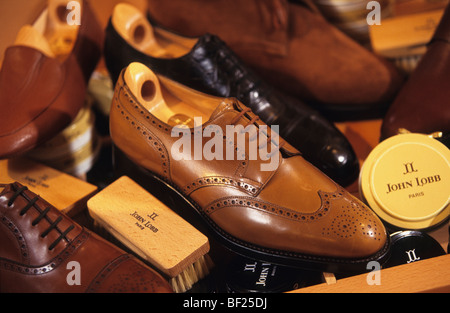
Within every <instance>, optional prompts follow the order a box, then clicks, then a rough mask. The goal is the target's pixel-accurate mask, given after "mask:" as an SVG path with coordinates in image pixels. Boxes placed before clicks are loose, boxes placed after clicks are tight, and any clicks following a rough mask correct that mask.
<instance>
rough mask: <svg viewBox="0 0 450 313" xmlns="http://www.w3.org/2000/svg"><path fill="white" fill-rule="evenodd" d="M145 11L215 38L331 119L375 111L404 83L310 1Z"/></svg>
mask: <svg viewBox="0 0 450 313" xmlns="http://www.w3.org/2000/svg"><path fill="white" fill-rule="evenodd" d="M301 2H304V3H306V2H309V3H310V2H311V1H301ZM148 10H149V15H150V19H151V20H152V22H153V23H154V24H157V25H160V26H163V27H166V28H169V29H172V30H174V31H176V32H178V33H180V34H183V35H185V36H201V35H202V34H204V33H211V34H215V35H217V36H219V37H220V38H221V39H222V40H223V41H225V42H226V43H227V45H228V46H229V47H230V48H231V49H232V50H233V51H234V52H235V53H236V54H237V55H238V56H239V57H240V58H241V59H242V60H243V61H244V62H245V64H247V65H248V66H250V67H252V68H253V69H254V70H256V71H257V73H258V75H260V76H261V77H262V78H263V79H264V80H265V81H267V82H268V83H270V84H271V85H273V86H275V87H277V88H279V89H280V90H283V91H286V92H288V93H289V94H291V95H295V96H296V97H297V98H299V99H302V100H304V101H305V102H306V103H308V105H312V106H314V107H315V108H316V109H318V110H319V111H320V112H321V113H322V114H324V115H325V116H326V117H328V118H330V119H334V120H337V119H339V120H349V119H354V118H358V119H359V118H374V117H380V116H382V114H383V113H385V110H386V109H387V107H388V105H389V104H390V103H391V101H392V100H393V98H394V97H395V94H396V92H397V91H398V89H399V88H400V87H401V85H402V83H403V77H402V75H400V73H399V72H398V71H397V69H396V68H395V67H394V66H393V65H392V64H390V63H389V62H386V60H384V59H382V58H379V57H378V56H376V55H375V54H373V53H372V52H370V51H369V50H368V49H366V48H364V47H362V46H361V45H359V44H358V43H356V42H355V41H353V40H352V39H350V38H349V37H348V36H347V35H345V34H344V33H342V32H341V31H340V30H338V28H336V27H335V26H333V25H331V24H330V23H328V22H327V21H326V20H325V19H324V18H323V17H322V16H321V15H320V14H318V13H317V11H315V10H314V9H313V8H312V6H311V5H306V4H305V5H299V4H297V3H290V2H289V1H287V0H262V1H251V0H250V1H239V0H211V1H204V0H192V1H184V0H172V1H158V0H149V1H148ZM244 103H245V102H244Z"/></svg>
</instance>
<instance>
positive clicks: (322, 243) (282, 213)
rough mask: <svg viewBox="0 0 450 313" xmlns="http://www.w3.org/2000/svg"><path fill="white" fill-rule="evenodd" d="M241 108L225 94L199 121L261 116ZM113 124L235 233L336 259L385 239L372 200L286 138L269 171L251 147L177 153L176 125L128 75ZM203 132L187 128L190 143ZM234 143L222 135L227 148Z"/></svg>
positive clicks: (363, 252) (119, 138)
mask: <svg viewBox="0 0 450 313" xmlns="http://www.w3.org/2000/svg"><path fill="white" fill-rule="evenodd" d="M204 96H205V97H208V96H206V95H204ZM214 101H217V100H212V103H216V102H214ZM242 110H245V106H244V105H243V104H242V103H240V102H239V101H237V100H236V99H234V98H225V99H223V101H222V102H221V103H220V104H219V105H218V106H217V108H216V109H215V111H214V113H213V114H212V115H211V117H210V119H209V120H208V121H203V122H204V124H203V125H202V126H201V128H202V130H204V129H206V128H207V127H208V125H218V126H219V127H220V128H221V129H222V131H223V133H226V126H227V125H234V124H233V123H232V122H234V121H233V120H235V119H236V118H238V120H237V121H236V123H237V124H240V125H242V126H246V125H248V124H249V123H250V122H251V121H254V120H255V115H254V114H253V113H251V112H247V113H245V114H243V115H242V113H241V112H242ZM256 123H257V124H258V127H261V125H264V123H263V122H261V121H258V122H256ZM110 129H111V136H112V139H113V141H114V143H115V145H117V146H118V147H119V149H121V150H122V151H123V152H125V154H126V155H127V156H128V157H129V158H130V159H131V160H132V161H134V162H135V163H136V164H138V165H139V166H141V167H143V168H145V169H147V170H149V171H151V172H152V173H154V174H155V175H157V176H159V177H161V178H162V179H164V180H165V181H167V182H168V183H170V184H171V185H173V186H174V187H176V188H177V189H178V190H179V191H180V192H181V193H182V194H183V195H184V196H185V197H187V198H188V199H190V200H191V201H192V202H193V203H195V204H196V206H197V207H198V208H199V210H200V211H201V213H202V214H203V215H204V216H205V217H206V218H207V220H209V221H211V222H212V224H213V225H216V226H215V227H216V228H217V229H218V231H219V232H221V233H223V235H225V236H230V238H234V239H233V240H236V241H239V242H244V243H245V244H249V245H253V246H259V247H264V248H266V249H275V250H281V251H283V253H302V254H307V255H321V256H327V257H334V258H362V257H369V256H371V255H373V254H376V253H377V252H378V251H380V250H382V249H383V247H384V246H385V245H386V243H387V237H386V231H385V229H384V227H383V224H382V223H381V222H380V220H379V219H378V218H377V217H376V216H375V215H374V214H373V213H372V211H371V210H370V209H369V208H368V207H367V206H365V205H364V204H362V203H361V202H360V201H359V200H357V199H356V198H354V197H353V196H351V195H350V194H349V193H348V192H346V191H345V190H344V189H343V188H342V187H340V186H338V185H337V184H336V183H334V182H333V181H332V180H330V179H329V178H328V177H327V176H325V175H324V174H323V173H321V172H320V171H319V170H318V169H316V168H315V167H314V166H312V165H311V164H310V163H308V162H307V161H305V159H304V158H303V157H302V156H301V155H300V154H299V152H298V151H297V150H296V149H295V148H293V147H292V146H291V145H289V144H288V143H285V142H284V141H283V140H282V139H280V146H281V148H280V150H279V151H276V153H277V156H278V158H276V159H277V162H279V163H278V164H277V165H278V166H276V168H272V169H270V170H264V171H262V170H261V165H262V164H265V163H266V164H267V162H269V161H268V160H263V159H261V156H258V158H256V159H250V158H249V155H248V153H247V154H245V155H242V156H244V159H241V160H239V159H238V157H239V152H238V153H237V154H236V156H235V157H234V158H232V159H225V158H223V160H218V159H213V160H205V159H202V160H195V159H194V157H193V153H194V152H193V151H194V150H192V151H189V150H188V151H184V152H183V153H185V154H187V155H185V156H187V157H185V158H182V159H180V160H177V159H179V158H178V157H175V156H174V155H172V147H173V145H174V144H175V143H176V141H177V140H178V139H179V138H178V137H173V136H171V132H172V126H169V125H168V124H166V123H164V122H162V121H161V120H159V119H158V118H156V117H155V116H154V115H152V113H151V112H149V111H148V110H147V109H145V108H144V107H143V106H142V105H141V104H140V103H139V102H138V101H137V100H136V98H135V96H134V95H133V94H132V93H131V91H130V90H129V88H128V87H127V85H126V84H125V83H124V80H123V78H122V76H119V80H118V82H117V84H116V89H115V96H114V99H113V103H112V107H111V113H110ZM199 131H200V128H194V129H192V128H191V129H189V136H192V138H191V139H192V142H193V140H194V137H193V136H195V134H196V132H199ZM261 136H262V135H261ZM262 140H263V142H264V140H267V138H263V139H262ZM205 141H206V140H205V139H203V141H202V147H203V148H204V147H205V144H206V142H205ZM249 142H250V139H248V140H247V141H246V147H247V148H248V146H249V145H250V143H249ZM260 142H261V141H260ZM228 144H229V142H227V140H226V139H224V140H223V151H226V146H227V145H228ZM235 144H236V143H235ZM234 148H235V147H234ZM192 149H194V148H192ZM245 151H250V150H245ZM258 155H259V154H258ZM189 156H190V157H191V159H190V160H187V159H188V158H189Z"/></svg>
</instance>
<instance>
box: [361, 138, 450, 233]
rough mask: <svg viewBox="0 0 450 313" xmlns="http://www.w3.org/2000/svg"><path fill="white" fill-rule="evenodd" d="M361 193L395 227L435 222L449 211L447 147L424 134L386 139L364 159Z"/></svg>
mask: <svg viewBox="0 0 450 313" xmlns="http://www.w3.org/2000/svg"><path fill="white" fill-rule="evenodd" d="M359 192H360V196H361V198H362V199H363V200H364V201H365V202H366V203H367V204H368V205H369V206H370V207H371V208H372V210H373V211H374V212H375V213H376V214H377V215H378V216H379V217H380V218H381V219H382V220H383V221H384V222H385V223H387V224H388V226H392V228H393V229H413V230H424V229H430V228H432V227H435V226H437V225H439V224H441V223H442V222H444V221H445V220H446V219H447V218H448V217H449V214H450V205H449V199H450V150H449V149H448V148H447V147H446V146H445V145H443V144H442V143H441V142H439V141H438V140H436V139H434V138H431V137H429V136H427V135H423V134H413V133H410V134H401V135H397V136H394V137H391V138H388V139H386V140H384V141H383V142H381V143H380V144H379V145H377V146H376V147H375V148H374V149H373V150H372V151H371V153H370V154H369V156H368V157H367V159H366V161H365V162H364V164H363V166H362V168H361V173H360V179H359Z"/></svg>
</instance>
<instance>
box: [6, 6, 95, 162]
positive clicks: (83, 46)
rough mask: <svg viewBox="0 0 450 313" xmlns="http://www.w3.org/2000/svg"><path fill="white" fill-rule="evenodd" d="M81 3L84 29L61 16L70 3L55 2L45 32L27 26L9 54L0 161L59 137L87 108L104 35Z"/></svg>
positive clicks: (81, 21)
mask: <svg viewBox="0 0 450 313" xmlns="http://www.w3.org/2000/svg"><path fill="white" fill-rule="evenodd" d="M80 1H81V3H82V6H81V20H80V23H81V24H80V26H77V25H74V26H68V24H67V22H66V20H65V17H64V16H61V15H58V12H59V13H61V8H62V12H64V10H66V5H67V1H63V2H62V3H59V2H61V1H59V0H56V2H55V0H52V1H50V6H49V12H48V19H47V25H46V26H45V27H46V28H45V31H44V32H43V33H41V32H39V31H38V30H37V28H38V25H34V27H31V26H25V27H24V28H23V29H22V30H21V31H20V32H19V35H18V37H17V40H16V43H15V44H14V45H13V46H11V47H9V48H8V49H6V51H5V57H4V60H3V64H2V68H1V71H0V112H1V114H0V159H1V158H10V157H13V156H17V155H20V154H23V153H24V152H26V151H28V150H30V149H32V148H34V147H36V146H37V145H39V144H41V143H43V142H44V141H46V140H48V139H50V138H51V137H53V136H54V135H56V134H58V133H59V132H60V131H62V130H63V129H64V128H65V127H66V126H67V125H69V124H70V122H71V121H72V120H73V119H74V118H75V116H76V115H77V113H78V112H79V110H80V109H81V107H82V106H83V104H84V101H85V91H86V86H87V81H88V79H89V77H90V75H91V73H92V71H93V70H94V68H95V66H96V64H97V62H98V61H99V59H100V56H101V49H102V45H103V31H102V29H101V28H100V26H99V24H98V23H97V21H96V19H95V16H94V14H93V12H92V11H91V9H90V6H89V4H88V2H87V1H82V0H80ZM67 12H69V11H67ZM41 22H42V21H41Z"/></svg>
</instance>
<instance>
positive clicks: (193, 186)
mask: <svg viewBox="0 0 450 313" xmlns="http://www.w3.org/2000/svg"><path fill="white" fill-rule="evenodd" d="M247 180H248V179H247ZM208 186H218V187H230V188H236V189H239V190H241V191H243V192H245V193H248V194H250V195H252V196H254V195H256V194H257V193H258V192H259V191H260V188H261V184H259V183H257V182H255V184H251V183H248V182H246V181H243V180H241V179H238V178H232V177H226V176H206V177H200V178H198V179H196V180H195V181H193V182H191V183H190V184H188V185H186V186H185V187H184V188H183V189H182V190H183V193H184V194H185V195H190V194H191V193H192V192H194V191H196V190H198V189H200V188H203V187H208Z"/></svg>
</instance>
